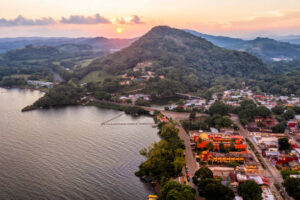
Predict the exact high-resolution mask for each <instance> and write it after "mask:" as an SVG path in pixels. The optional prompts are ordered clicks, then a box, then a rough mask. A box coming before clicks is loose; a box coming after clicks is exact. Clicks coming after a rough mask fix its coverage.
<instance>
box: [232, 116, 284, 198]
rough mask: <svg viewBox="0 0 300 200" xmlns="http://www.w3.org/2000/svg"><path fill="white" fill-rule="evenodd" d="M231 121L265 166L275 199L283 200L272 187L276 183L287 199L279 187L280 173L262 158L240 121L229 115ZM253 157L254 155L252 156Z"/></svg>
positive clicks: (280, 181) (260, 152)
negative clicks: (249, 142)
mask: <svg viewBox="0 0 300 200" xmlns="http://www.w3.org/2000/svg"><path fill="white" fill-rule="evenodd" d="M231 119H232V121H233V122H234V123H235V124H237V125H238V126H239V128H240V129H239V132H240V133H241V135H242V136H243V137H244V138H247V139H248V140H250V141H251V143H252V144H253V145H254V147H255V149H256V150H257V151H258V152H259V155H260V158H261V159H262V161H263V163H264V165H265V166H266V170H267V171H266V173H265V176H266V177H267V178H268V179H269V180H270V183H271V184H270V187H271V189H272V191H273V192H274V193H275V194H276V198H277V199H283V198H282V197H281V195H280V193H279V192H278V190H277V189H276V188H275V186H274V183H277V184H278V185H279V186H280V188H281V190H282V191H284V193H285V199H287V200H288V199H289V197H288V195H287V194H286V192H285V189H284V188H283V186H282V185H281V183H282V182H283V179H282V177H281V174H280V172H279V171H278V170H277V169H275V167H273V166H272V165H271V163H270V162H269V161H268V160H267V159H266V158H265V157H263V156H262V151H261V149H260V148H259V147H258V146H257V144H256V143H255V142H254V141H253V139H252V137H249V135H248V130H246V129H244V127H243V126H242V125H241V123H240V120H239V118H238V117H237V116H236V115H231ZM253 154H254V152H253ZM254 155H255V154H254Z"/></svg>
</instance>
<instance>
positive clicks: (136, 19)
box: [113, 15, 145, 25]
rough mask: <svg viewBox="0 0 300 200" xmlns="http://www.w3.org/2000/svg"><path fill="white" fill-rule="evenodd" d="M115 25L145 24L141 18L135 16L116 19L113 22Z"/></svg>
mask: <svg viewBox="0 0 300 200" xmlns="http://www.w3.org/2000/svg"><path fill="white" fill-rule="evenodd" d="M113 22H114V23H115V24H129V25H135V24H145V22H143V21H141V18H140V17H139V16H137V15H131V16H130V17H118V18H115V19H114V20H113Z"/></svg>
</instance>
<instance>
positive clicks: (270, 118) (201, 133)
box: [120, 89, 300, 200]
mask: <svg viewBox="0 0 300 200" xmlns="http://www.w3.org/2000/svg"><path fill="white" fill-rule="evenodd" d="M178 96H181V97H185V98H186V99H185V100H180V101H179V102H178V103H176V104H172V105H169V106H166V107H165V108H164V110H161V111H160V112H159V114H157V115H156V117H157V118H156V121H157V122H158V123H159V124H168V123H170V122H172V121H176V122H177V125H176V126H177V128H178V129H179V133H178V135H179V136H180V138H181V139H183V140H184V142H185V145H186V152H185V160H186V165H185V166H184V167H183V169H182V172H181V173H180V174H181V175H180V176H178V177H177V178H175V179H174V180H175V181H177V182H179V183H181V184H186V185H190V186H192V187H194V188H195V189H198V193H199V194H200V196H201V194H203V191H201V190H203V189H201V188H200V186H203V185H201V184H200V186H199V183H198V186H197V181H195V179H196V178H195V176H197V174H198V173H200V172H197V171H201V170H202V171H203V170H204V169H206V168H208V170H210V171H211V173H212V174H213V178H214V179H216V180H220V181H221V184H223V185H224V186H226V187H229V188H230V189H231V190H232V191H233V192H234V195H235V199H243V197H242V196H241V195H240V194H241V192H240V191H241V190H242V185H243V184H244V183H246V182H247V183H248V184H250V185H251V184H253V182H255V184H256V185H257V186H259V188H260V189H259V190H258V191H260V192H259V195H261V197H262V199H264V200H273V199H289V198H290V196H289V194H288V192H286V191H290V190H291V189H290V188H289V187H291V185H290V184H292V181H294V179H299V178H300V175H299V174H300V159H299V158H300V144H299V142H300V129H299V124H300V120H299V119H300V113H299V111H300V110H299V105H300V98H299V97H295V96H278V97H277V96H273V95H267V94H260V95H256V94H253V92H252V91H251V90H249V89H245V90H227V91H224V92H223V93H217V94H214V95H213V96H212V99H210V100H209V101H207V100H205V99H202V98H199V97H196V98H195V97H193V96H191V95H183V94H178ZM129 99H130V101H128V100H129ZM140 99H143V101H150V96H149V95H144V94H136V95H129V96H127V97H124V96H123V97H120V102H130V103H135V104H136V105H139V104H138V103H137V101H140ZM226 109H227V110H226ZM245 109H246V112H245ZM174 113H178V115H174ZM186 113H190V114H189V116H188V117H187V115H186ZM245 113H248V115H251V116H247V115H245ZM251 113H252V114H251ZM180 114H181V116H180ZM186 118H188V119H186ZM160 126H161V125H160ZM188 151H190V155H189V152H188ZM150 180H151V179H150ZM148 181H149V180H148ZM249 187H250V186H249ZM239 188H240V189H239ZM244 190H247V189H244ZM249 191H250V190H249ZM251 192H253V191H251ZM204 193H205V192H204ZM290 195H291V194H290ZM150 196H151V195H150ZM253 198H254V197H253ZM149 199H155V198H154V197H153V195H152V196H151V198H149Z"/></svg>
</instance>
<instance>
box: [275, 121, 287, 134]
mask: <svg viewBox="0 0 300 200" xmlns="http://www.w3.org/2000/svg"><path fill="white" fill-rule="evenodd" d="M284 131H285V124H283V123H280V124H276V125H275V126H273V127H272V132H273V133H284Z"/></svg>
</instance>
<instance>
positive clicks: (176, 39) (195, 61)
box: [91, 26, 268, 77]
mask: <svg viewBox="0 0 300 200" xmlns="http://www.w3.org/2000/svg"><path fill="white" fill-rule="evenodd" d="M146 61H151V62H152V63H153V65H152V67H153V68H159V67H161V68H167V67H174V68H177V69H190V70H194V71H195V72H196V73H202V74H203V73H204V74H209V75H225V74H228V75H234V76H241V77H243V76H247V77H248V76H252V75H255V73H264V72H267V71H268V68H267V67H266V66H265V65H264V64H263V62H262V61H261V60H260V59H258V58H256V57H254V56H252V55H250V54H248V53H245V52H238V51H233V50H227V49H224V48H220V47H217V46H215V45H213V44H212V43H210V42H208V41H207V40H205V39H203V38H200V37H196V36H194V35H192V34H190V33H187V32H185V31H183V30H179V29H175V28H170V27H167V26H157V27H154V28H153V29H151V30H150V31H149V32H148V33H147V34H145V35H144V36H142V37H141V38H140V39H138V40H137V41H136V42H134V43H133V44H132V45H131V46H129V47H127V48H124V49H122V50H121V51H119V52H116V53H114V54H110V55H108V56H105V57H103V58H100V59H98V60H96V61H95V62H93V63H92V64H91V66H93V67H95V66H98V67H99V68H102V69H104V70H106V71H108V72H111V73H120V72H122V71H124V70H127V69H132V68H134V67H135V66H136V65H137V64H138V63H141V62H146Z"/></svg>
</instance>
